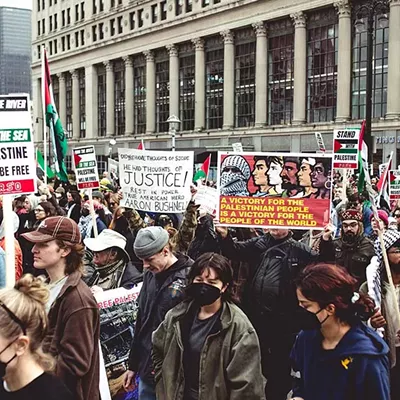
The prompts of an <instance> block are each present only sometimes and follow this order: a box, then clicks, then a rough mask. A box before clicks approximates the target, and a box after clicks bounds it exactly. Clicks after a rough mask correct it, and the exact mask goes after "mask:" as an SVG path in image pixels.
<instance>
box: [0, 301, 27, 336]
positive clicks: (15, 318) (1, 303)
mask: <svg viewBox="0 0 400 400" xmlns="http://www.w3.org/2000/svg"><path fill="white" fill-rule="evenodd" d="M0 307H1V308H2V309H3V310H4V311H5V312H6V313H7V314H8V316H9V317H10V318H11V319H12V320H13V321H14V322H15V323H16V324H18V325H19V327H20V328H21V329H22V332H23V333H24V335H26V328H25V325H24V323H23V322H22V321H21V320H20V319H19V318H18V317H17V316H16V315H15V314H14V313H13V312H12V311H11V310H10V309H9V308H8V307H7V306H6V305H5V304H4V303H3V302H2V301H1V300H0Z"/></svg>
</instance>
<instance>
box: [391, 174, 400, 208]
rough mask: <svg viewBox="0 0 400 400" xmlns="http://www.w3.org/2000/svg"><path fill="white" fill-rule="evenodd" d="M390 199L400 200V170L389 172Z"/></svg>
mask: <svg viewBox="0 0 400 400" xmlns="http://www.w3.org/2000/svg"><path fill="white" fill-rule="evenodd" d="M388 181H389V198H390V200H399V199H400V170H398V169H394V170H391V171H389V177H388Z"/></svg>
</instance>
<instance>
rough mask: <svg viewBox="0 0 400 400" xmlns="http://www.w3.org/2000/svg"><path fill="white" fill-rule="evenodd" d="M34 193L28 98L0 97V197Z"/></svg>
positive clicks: (34, 172)
mask: <svg viewBox="0 0 400 400" xmlns="http://www.w3.org/2000/svg"><path fill="white" fill-rule="evenodd" d="M34 192H36V161H35V148H34V145H33V136H32V124H31V113H30V109H29V95H27V94H26V95H25V94H24V95H15V96H0V195H5V194H18V195H21V194H24V193H34Z"/></svg>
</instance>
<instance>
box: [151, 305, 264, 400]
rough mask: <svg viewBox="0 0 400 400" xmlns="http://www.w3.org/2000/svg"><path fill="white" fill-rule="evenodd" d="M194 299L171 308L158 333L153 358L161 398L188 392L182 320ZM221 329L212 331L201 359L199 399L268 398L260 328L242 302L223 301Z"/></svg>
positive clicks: (174, 399)
mask: <svg viewBox="0 0 400 400" xmlns="http://www.w3.org/2000/svg"><path fill="white" fill-rule="evenodd" d="M190 306H191V303H190V302H189V301H184V302H182V303H180V304H178V305H177V306H176V307H174V308H173V309H172V310H170V311H169V312H168V313H167V315H166V317H165V320H164V321H163V323H162V324H161V325H160V326H159V327H158V329H157V330H156V331H155V332H154V333H153V364H154V370H155V381H156V393H157V399H158V400H182V399H183V395H184V388H185V382H184V372H183V350H184V349H183V341H182V333H181V322H182V320H183V317H184V316H185V315H186V314H187V312H188V310H189V308H190ZM220 327H221V329H220V330H219V331H218V332H217V333H215V334H212V335H210V336H208V338H207V340H206V342H205V345H204V348H203V351H202V354H201V357H200V358H201V361H200V376H199V400H255V399H257V400H264V399H265V397H264V386H265V385H264V378H263V376H262V373H261V355H260V346H259V342H258V337H257V334H256V332H255V330H254V328H253V326H252V325H251V323H250V321H249V320H248V319H247V317H246V315H245V314H244V313H243V312H242V311H241V310H240V308H239V307H237V306H236V305H234V304H233V303H230V302H224V304H223V309H222V313H221V317H220Z"/></svg>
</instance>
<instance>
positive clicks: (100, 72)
mask: <svg viewBox="0 0 400 400" xmlns="http://www.w3.org/2000/svg"><path fill="white" fill-rule="evenodd" d="M106 93H107V86H106V69H105V67H104V66H102V65H100V66H98V68H97V107H98V108H97V118H98V131H99V136H106V123H107V100H106V99H107V98H106V96H107V95H106Z"/></svg>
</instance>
